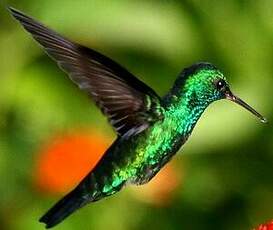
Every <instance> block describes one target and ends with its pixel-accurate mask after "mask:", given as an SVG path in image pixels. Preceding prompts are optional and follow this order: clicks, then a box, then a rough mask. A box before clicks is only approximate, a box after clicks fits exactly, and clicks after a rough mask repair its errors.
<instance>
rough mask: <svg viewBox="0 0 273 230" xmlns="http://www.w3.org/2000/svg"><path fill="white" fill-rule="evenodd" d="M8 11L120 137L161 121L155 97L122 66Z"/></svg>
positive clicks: (27, 18) (156, 97)
mask: <svg viewBox="0 0 273 230" xmlns="http://www.w3.org/2000/svg"><path fill="white" fill-rule="evenodd" d="M10 11H11V13H12V15H13V16H14V17H15V19H17V20H18V21H19V22H20V23H21V24H22V25H23V27H24V28H25V29H26V30H27V31H28V32H29V33H30V34H31V35H32V36H33V38H34V39H35V40H36V41H37V42H38V43H40V44H41V45H42V47H43V48H44V49H45V51H46V52H47V53H48V55H49V56H51V57H52V58H53V59H54V60H55V61H57V63H58V65H59V66H60V67H61V68H62V69H63V70H64V71H65V72H66V73H68V75H69V76H70V78H71V80H72V81H73V82H75V83H76V84H77V85H78V86H79V87H80V89H82V90H84V91H86V92H87V93H88V94H89V95H90V96H91V97H92V98H93V100H94V101H95V102H96V104H97V105H98V107H99V108H100V109H101V110H102V112H103V113H104V114H105V115H107V117H108V119H109V121H110V123H111V124H112V125H113V127H114V128H115V130H116V131H117V133H118V134H119V135H120V136H126V137H128V136H131V135H135V134H137V133H140V132H141V131H143V130H144V129H146V128H147V127H148V126H149V124H150V123H152V122H154V121H156V120H158V119H160V118H162V107H161V100H160V98H159V97H158V96H157V94H156V93H155V92H154V91H153V90H152V89H151V88H150V87H148V86H147V85H145V84H144V83H143V82H141V81H140V80H138V79H137V78H136V77H134V76H133V75H132V74H131V73H129V72H128V71H127V70H126V69H124V68H123V67H122V66H120V65H119V64H117V63H116V62H114V61H113V60H111V59H109V58H107V57H105V56H104V55H102V54H100V53H98V52H96V51H94V50H92V49H89V48H86V47H84V46H81V45H79V44H76V43H74V42H71V41H69V40H67V39H65V38H64V37H62V36H60V35H59V34H57V33H56V32H54V31H52V30H50V29H48V28H46V27H45V26H43V25H42V24H40V23H39V22H37V21H35V20H34V19H32V18H30V17H28V16H26V15H24V14H23V13H22V12H19V11H17V10H15V9H13V8H10Z"/></svg>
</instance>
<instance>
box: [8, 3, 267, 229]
mask: <svg viewBox="0 0 273 230" xmlns="http://www.w3.org/2000/svg"><path fill="white" fill-rule="evenodd" d="M9 11H10V12H11V14H12V16H13V17H14V18H15V19H17V20H18V21H19V22H20V23H21V25H22V26H23V27H24V28H25V30H26V31H27V32H29V33H30V34H31V35H32V37H33V38H34V39H35V40H36V41H37V42H38V43H39V44H40V45H41V46H42V47H43V48H44V50H45V52H46V53H47V54H48V55H49V56H50V57H51V58H52V59H53V60H55V61H56V62H57V64H58V66H59V67H60V68H61V69H62V70H63V71H64V72H66V73H67V74H68V76H69V77H70V79H71V80H72V81H73V82H74V83H75V84H76V85H77V86H78V87H79V88H80V89H81V90H83V91H85V92H86V93H87V95H88V96H90V98H91V99H92V100H93V101H94V102H95V103H96V105H97V106H98V107H99V109H100V110H101V111H102V113H103V114H104V115H106V117H107V118H108V121H109V123H110V124H111V125H112V126H113V128H114V130H115V131H116V133H117V138H116V140H115V141H114V142H113V144H112V145H111V146H110V147H109V148H108V149H107V150H106V152H105V153H104V155H103V156H102V158H101V159H100V160H99V162H98V163H97V165H96V166H95V167H94V168H93V169H92V170H91V171H90V172H89V173H88V175H86V177H85V178H84V179H83V180H82V181H81V182H80V183H79V184H78V185H77V186H76V187H75V188H74V189H73V190H72V191H71V192H69V193H68V194H67V195H65V196H64V197H63V198H62V199H61V200H60V201H59V202H57V203H56V204H55V205H54V206H53V207H52V208H51V209H49V211H48V212H46V214H45V215H43V216H42V217H41V218H40V220H39V221H40V222H42V223H45V224H46V226H45V227H46V228H51V227H54V226H55V225H57V224H59V223H60V222H61V221H63V220H64V219H65V218H67V217H68V216H69V215H70V214H72V213H73V212H74V211H76V210H77V209H79V208H81V207H83V206H85V205H86V204H88V203H91V202H95V201H98V200H101V199H103V198H105V197H108V196H111V195H113V194H115V193H117V192H119V191H120V190H121V189H122V188H123V187H125V186H126V185H128V184H134V185H142V184H145V183H147V182H149V181H150V180H151V179H152V178H153V177H154V176H155V175H156V174H157V173H158V172H159V171H160V169H161V168H162V167H163V166H164V165H165V164H166V163H167V162H169V161H170V160H171V158H172V157H173V156H174V155H175V154H176V152H177V151H178V150H179V149H180V147H181V146H182V145H183V144H184V143H185V142H186V141H187V139H188V138H189V136H190V135H191V133H192V131H193V128H194V127H195V125H196V123H197V121H198V120H199V118H200V116H201V115H202V113H203V112H204V110H205V109H206V108H207V107H208V106H209V105H210V104H211V103H212V102H214V101H217V100H221V99H228V100H230V101H233V102H235V103H237V104H238V105H240V106H242V107H244V108H245V109H247V110H248V111H250V112H251V113H252V114H254V115H255V116H256V117H258V118H259V119H260V121H262V122H264V123H265V122H266V119H265V118H264V117H263V116H262V115H261V114H259V113H258V112H257V111H256V110H254V109H253V108H252V107H250V106H249V105H248V104H247V103H245V102H244V101H243V100H241V99H240V98H239V97H237V96H235V95H234V94H233V93H232V91H231V90H230V86H229V83H228V82H227V80H226V78H225V76H224V75H223V73H222V72H221V71H220V70H219V69H218V68H216V67H215V66H214V65H213V64H210V63H207V62H199V63H195V64H193V65H191V66H189V67H187V68H184V69H183V70H182V71H181V73H180V74H179V75H178V77H177V79H176V80H175V82H174V85H173V86H172V88H171V89H170V90H169V92H168V93H167V94H166V95H165V96H164V97H160V96H158V95H157V94H156V92H155V91H154V90H153V89H152V88H150V87H149V86H147V85H146V84H145V83H143V82H142V81H140V80H139V79H138V78H136V77H135V76H134V75H133V74H131V73H130V72H129V71H128V70H126V69H125V68H124V67H122V66H121V65H119V64H118V63H116V62H115V61H113V60H112V59H110V58H108V57H106V56H104V55H103V54H101V53H99V52H97V51H95V50H93V49H90V48H87V47H85V46H82V45H80V44H77V43H75V42H72V41H70V40H68V39H66V38H65V37H63V36H61V35H60V34H58V33H56V32H55V31H53V30H51V29H49V28H47V27H46V26H44V25H43V24H41V23H40V22H38V21H36V20H34V19H33V18H31V17H29V16H27V15H25V14H24V13H22V12H20V11H18V10H16V9H14V8H11V7H10V8H9Z"/></svg>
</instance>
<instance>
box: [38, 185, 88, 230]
mask: <svg viewBox="0 0 273 230" xmlns="http://www.w3.org/2000/svg"><path fill="white" fill-rule="evenodd" d="M88 202H89V200H88V199H86V198H85V197H84V196H82V195H81V194H79V192H78V191H77V190H73V191H72V192H70V193H69V194H67V195H66V196H65V197H63V198H62V199H61V200H60V201H59V202H57V203H56V204H55V205H54V206H53V207H52V208H51V209H50V210H49V211H48V212H47V213H46V214H45V215H43V216H42V217H41V218H40V220H39V221H40V222H42V223H45V224H46V228H51V227H54V226H55V225H57V224H58V223H60V222H61V221H63V220H64V219H65V218H66V217H68V216H69V215H70V214H72V213H73V212H74V211H76V210H77V209H79V208H81V207H82V206H84V205H85V204H86V203H88Z"/></svg>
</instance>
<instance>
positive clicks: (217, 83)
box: [172, 62, 266, 122]
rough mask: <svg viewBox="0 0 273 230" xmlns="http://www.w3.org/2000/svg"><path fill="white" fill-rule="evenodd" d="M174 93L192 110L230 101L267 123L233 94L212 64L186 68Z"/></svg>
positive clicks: (175, 86) (177, 81)
mask: <svg viewBox="0 0 273 230" xmlns="http://www.w3.org/2000/svg"><path fill="white" fill-rule="evenodd" d="M172 93H173V95H175V96H176V97H178V98H183V99H184V100H186V101H187V103H188V105H189V106H190V107H191V108H200V109H202V108H205V107H207V106H208V105H209V104H210V103H212V102H214V101H217V100H220V99H229V100H231V101H233V102H235V103H237V104H239V105H241V106H243V107H244V108H245V109H247V110H248V111H250V112H251V113H253V114H254V115H255V116H257V117H258V118H259V119H260V120H261V121H262V122H266V119H265V118H264V117H263V116H262V115H261V114H259V113H258V112H257V111H255V110H254V109H253V108H251V107H250V106H249V105H248V104H246V103H245V102H244V101H242V100H241V99H240V98H238V97H236V96H235V95H234V94H233V93H232V92H231V90H230V87H229V84H228V82H227V80H226V78H225V77H224V75H223V73H222V72H221V71H220V70H219V69H217V68H216V67H215V66H214V65H212V64H210V63H204V62H201V63H197V64H194V65H192V66H190V67H188V68H185V69H184V70H183V71H182V73H181V74H180V76H179V77H178V79H177V80H176V82H175V85H174V88H173V90H172Z"/></svg>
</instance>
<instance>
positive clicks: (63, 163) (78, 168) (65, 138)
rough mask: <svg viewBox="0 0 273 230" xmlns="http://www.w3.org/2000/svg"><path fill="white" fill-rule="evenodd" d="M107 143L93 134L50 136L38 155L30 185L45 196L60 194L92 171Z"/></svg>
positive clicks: (99, 136)
mask: <svg viewBox="0 0 273 230" xmlns="http://www.w3.org/2000/svg"><path fill="white" fill-rule="evenodd" d="M109 145H110V141H109V140H108V139H107V138H105V137H103V136H102V135H99V134H97V133H95V132H91V133H86V132H84V131H80V132H73V133H71V134H65V135H61V136H57V137H54V138H53V139H52V140H50V141H49V143H48V144H47V145H46V146H45V147H44V148H42V150H41V151H40V153H38V157H37V161H36V167H35V169H34V182H35V184H36V185H37V186H38V188H39V189H40V190H41V191H43V192H47V193H64V192H67V191H68V190H70V189H71V188H72V187H74V186H75V185H76V184H78V183H79V182H80V181H81V179H82V178H83V177H84V176H86V175H87V173H88V172H89V171H91V170H92V168H94V166H95V165H96V164H97V162H98V161H99V159H100V158H101V157H102V155H103V154H104V152H105V150H106V149H107V147H108V146H109Z"/></svg>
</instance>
